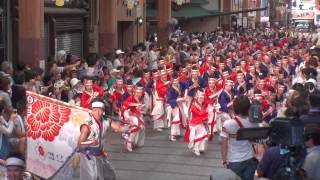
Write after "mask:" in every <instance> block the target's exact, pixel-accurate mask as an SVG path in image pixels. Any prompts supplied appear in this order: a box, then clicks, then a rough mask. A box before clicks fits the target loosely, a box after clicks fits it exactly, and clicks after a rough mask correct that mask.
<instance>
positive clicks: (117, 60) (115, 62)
mask: <svg viewBox="0 0 320 180" xmlns="http://www.w3.org/2000/svg"><path fill="white" fill-rule="evenodd" d="M119 66H123V64H122V62H121V60H120V59H118V58H117V59H115V60H114V61H113V67H114V68H118V67H119Z"/></svg>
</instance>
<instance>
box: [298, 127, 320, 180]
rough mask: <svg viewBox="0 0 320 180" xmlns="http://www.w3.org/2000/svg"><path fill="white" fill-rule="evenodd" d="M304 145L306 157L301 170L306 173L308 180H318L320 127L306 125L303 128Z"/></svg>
mask: <svg viewBox="0 0 320 180" xmlns="http://www.w3.org/2000/svg"><path fill="white" fill-rule="evenodd" d="M304 136H305V145H306V147H307V152H308V154H307V156H306V158H305V161H304V164H303V167H302V168H303V169H304V170H305V171H306V173H307V176H308V179H310V180H316V179H320V171H319V167H320V126H319V124H308V125H306V126H305V132H304Z"/></svg>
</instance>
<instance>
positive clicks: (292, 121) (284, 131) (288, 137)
mask: <svg viewBox="0 0 320 180" xmlns="http://www.w3.org/2000/svg"><path fill="white" fill-rule="evenodd" d="M303 131H304V125H303V123H302V121H301V120H300V119H299V118H298V117H288V118H276V119H274V120H273V121H272V122H271V123H270V127H257V128H241V129H239V131H238V132H237V140H249V141H259V140H264V139H269V140H270V143H271V144H274V145H281V146H285V147H292V146H303V145H304V135H303Z"/></svg>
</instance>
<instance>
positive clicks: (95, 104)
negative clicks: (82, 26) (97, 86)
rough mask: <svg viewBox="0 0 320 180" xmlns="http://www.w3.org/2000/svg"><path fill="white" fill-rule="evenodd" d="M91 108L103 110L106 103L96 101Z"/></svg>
mask: <svg viewBox="0 0 320 180" xmlns="http://www.w3.org/2000/svg"><path fill="white" fill-rule="evenodd" d="M91 108H92V109H93V108H102V109H104V103H103V102H100V101H96V102H93V103H92V104H91Z"/></svg>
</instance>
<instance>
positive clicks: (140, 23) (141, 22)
mask: <svg viewBox="0 0 320 180" xmlns="http://www.w3.org/2000/svg"><path fill="white" fill-rule="evenodd" d="M137 22H138V25H139V26H141V25H142V24H143V19H142V17H139V18H138V19H137Z"/></svg>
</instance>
